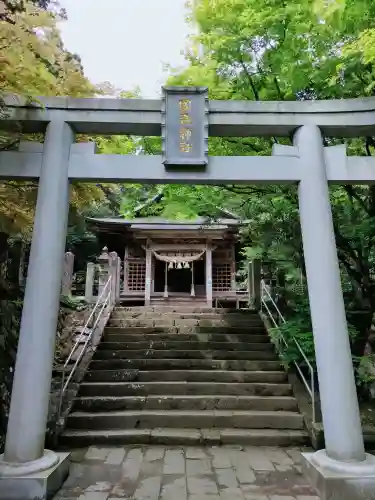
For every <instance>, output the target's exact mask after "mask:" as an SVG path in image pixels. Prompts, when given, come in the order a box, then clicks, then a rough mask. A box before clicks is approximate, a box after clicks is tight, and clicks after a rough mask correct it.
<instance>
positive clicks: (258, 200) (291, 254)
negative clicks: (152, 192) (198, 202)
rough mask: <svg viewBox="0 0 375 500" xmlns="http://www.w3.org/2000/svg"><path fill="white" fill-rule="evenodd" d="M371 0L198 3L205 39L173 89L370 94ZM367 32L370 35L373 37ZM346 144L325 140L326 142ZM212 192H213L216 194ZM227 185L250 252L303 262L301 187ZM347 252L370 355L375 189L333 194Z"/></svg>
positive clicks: (251, 147) (239, 94) (247, 95)
mask: <svg viewBox="0 0 375 500" xmlns="http://www.w3.org/2000/svg"><path fill="white" fill-rule="evenodd" d="M374 9H375V4H374V3H373V2H371V1H365V0H363V1H360V2H358V1H356V2H354V0H353V1H351V0H346V1H336V2H335V1H333V2H330V3H329V7H327V4H326V2H323V1H320V0H302V1H301V2H297V3H291V2H285V1H284V0H192V1H191V2H190V11H189V18H190V20H191V22H192V23H193V24H194V25H195V26H196V28H197V29H196V30H195V31H197V34H196V35H194V36H193V37H192V38H191V41H190V45H189V47H188V49H187V53H186V55H187V59H188V62H189V65H188V67H187V68H186V69H183V70H180V69H175V70H173V69H171V77H170V80H169V83H170V84H172V85H173V84H177V85H183V84H190V85H208V86H209V94H210V98H213V99H243V100H306V99H333V98H348V97H361V96H369V95H372V93H373V81H374V78H373V69H374V68H373V65H372V60H371V57H370V55H371V54H370V55H366V56H365V54H363V55H362V54H359V52H360V50H361V49H360V45H358V44H359V43H360V41H361V40H363V39H364V38H363V37H364V36H369V33H370V32H369V31H368V30H372V29H373V23H374V21H373V19H374ZM366 34H367V35H366ZM290 139H291V138H277V137H274V138H271V139H259V138H257V139H256V138H246V139H242V138H240V139H239V138H212V139H210V144H209V147H210V154H215V155H223V154H225V155H244V154H245V155H246V154H247V155H264V154H270V150H271V146H272V143H274V142H283V143H286V144H290V143H291V142H290ZM340 142H342V141H340V140H335V139H334V138H330V139H325V143H326V145H332V144H337V143H340ZM374 145H375V142H374V139H373V138H372V137H366V138H363V139H356V140H350V141H347V147H348V153H349V154H357V155H358V154H359V155H371V154H372V153H373V151H374ZM210 189H211V188H207V190H208V191H207V193H208V192H209V191H210ZM223 189H227V190H229V191H230V193H231V199H230V200H229V199H228V197H226V198H225V200H226V202H227V203H228V204H229V205H231V204H237V205H238V206H239V207H241V208H242V214H243V215H244V216H246V217H247V218H248V219H250V220H251V222H250V224H249V226H248V228H247V230H246V231H245V232H244V241H245V242H246V244H247V245H248V247H249V250H248V254H249V255H251V256H255V255H256V256H261V257H263V258H271V259H278V260H284V261H292V260H293V261H295V262H298V263H299V264H300V265H301V268H302V270H303V252H302V245H301V237H300V230H299V220H298V200H297V195H296V190H295V188H292V187H284V186H260V187H259V186H253V187H243V186H231V187H229V188H223ZM331 201H332V210H333V216H334V223H335V233H336V242H337V247H338V256H339V259H340V263H341V266H342V276H343V283H344V286H345V293H346V298H347V307H348V311H349V312H350V311H351V310H357V311H358V310H361V311H362V312H364V314H357V315H350V318H351V320H352V321H353V322H354V324H355V325H356V327H357V328H358V330H359V332H360V334H359V335H358V336H357V338H356V341H355V342H354V343H353V352H354V353H355V354H358V355H362V354H363V351H364V346H365V344H366V342H367V339H368V331H369V327H370V323H371V319H372V313H373V311H374V309H375V294H374V284H375V283H374V277H373V268H374V259H375V253H374V234H375V231H374V228H375V219H374V215H375V189H374V187H372V186H337V187H332V188H331Z"/></svg>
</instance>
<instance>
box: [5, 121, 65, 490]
mask: <svg viewBox="0 0 375 500" xmlns="http://www.w3.org/2000/svg"><path fill="white" fill-rule="evenodd" d="M72 142H73V133H72V130H71V128H70V126H69V125H68V124H67V123H65V122H63V121H58V120H56V121H52V122H50V123H49V124H48V125H47V130H46V134H45V141H44V150H43V159H42V166H41V172H40V179H39V189H38V199H37V204H36V212H35V221H34V230H33V237H32V244H31V252H30V261H29V266H28V273H27V282H26V290H25V298H24V305H23V311H22V320H21V329H20V337H19V342H18V350H17V360H16V368H15V374H14V381H13V391H12V401H11V406H10V414H9V422H8V431H7V438H6V445H5V454H4V459H3V460H4V461H5V462H8V464H7V467H8V470H9V468H11V466H12V464H14V465H15V466H17V472H18V474H19V475H22V472H24V471H23V470H22V467H19V464H24V467H25V469H26V470H27V472H28V473H30V472H31V471H32V470H35V471H36V472H37V471H40V470H44V469H47V468H48V466H53V465H55V464H56V463H58V462H59V459H58V457H57V455H56V454H54V453H52V452H44V451H43V448H44V438H45V431H46V424H47V416H48V406H49V397H50V387H51V376H52V364H53V357H54V351H55V340H56V327H57V320H58V314H59V303H60V290H61V276H62V271H63V256H64V250H65V240H66V231H67V222H68V210H69V180H68V171H69V154H70V147H71V144H72ZM9 462H10V464H9ZM2 465H4V464H2ZM6 475H7V470H4V467H1V463H0V476H3V477H4V476H6ZM14 475H15V474H14V472H13V476H14ZM1 498H3V497H1ZM25 498H26V497H25ZM27 498H28V497H27Z"/></svg>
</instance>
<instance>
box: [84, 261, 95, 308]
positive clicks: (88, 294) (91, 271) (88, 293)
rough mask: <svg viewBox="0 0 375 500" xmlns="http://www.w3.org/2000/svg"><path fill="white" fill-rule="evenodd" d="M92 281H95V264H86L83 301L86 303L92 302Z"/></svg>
mask: <svg viewBox="0 0 375 500" xmlns="http://www.w3.org/2000/svg"><path fill="white" fill-rule="evenodd" d="M94 279H95V264H94V263H93V262H88V264H87V270H86V283H85V299H86V302H89V303H90V302H92V299H93V294H94Z"/></svg>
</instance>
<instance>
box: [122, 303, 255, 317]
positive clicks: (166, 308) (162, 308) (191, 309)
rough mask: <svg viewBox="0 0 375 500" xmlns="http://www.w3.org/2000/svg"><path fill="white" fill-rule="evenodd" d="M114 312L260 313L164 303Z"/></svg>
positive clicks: (247, 310) (125, 308) (249, 310)
mask: <svg viewBox="0 0 375 500" xmlns="http://www.w3.org/2000/svg"><path fill="white" fill-rule="evenodd" d="M114 312H127V313H139V312H141V313H142V312H146V313H147V312H157V313H158V312H163V313H168V314H170V313H179V314H185V313H187V314H196V313H202V314H218V315H220V316H221V315H223V314H224V315H232V314H234V315H237V316H239V315H243V316H247V315H254V316H258V315H259V313H258V311H257V310H256V309H228V308H225V307H217V308H215V307H205V306H204V307H198V306H196V305H195V304H192V305H181V306H178V305H163V304H157V305H156V304H155V305H152V306H135V307H122V306H117V307H116V309H115V311H114Z"/></svg>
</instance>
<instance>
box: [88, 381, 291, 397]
mask: <svg viewBox="0 0 375 500" xmlns="http://www.w3.org/2000/svg"><path fill="white" fill-rule="evenodd" d="M291 393H292V389H291V386H290V384H287V383H284V384H273V383H265V382H234V383H232V384H228V383H221V382H181V381H176V382H169V381H168V382H163V381H159V380H158V381H156V382H83V383H82V384H81V386H80V391H79V396H148V395H149V394H160V395H164V396H168V395H170V396H171V395H174V394H183V395H203V394H211V395H216V394H220V395H222V394H224V395H231V396H234V395H238V396H245V395H248V396H290V395H291Z"/></svg>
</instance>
